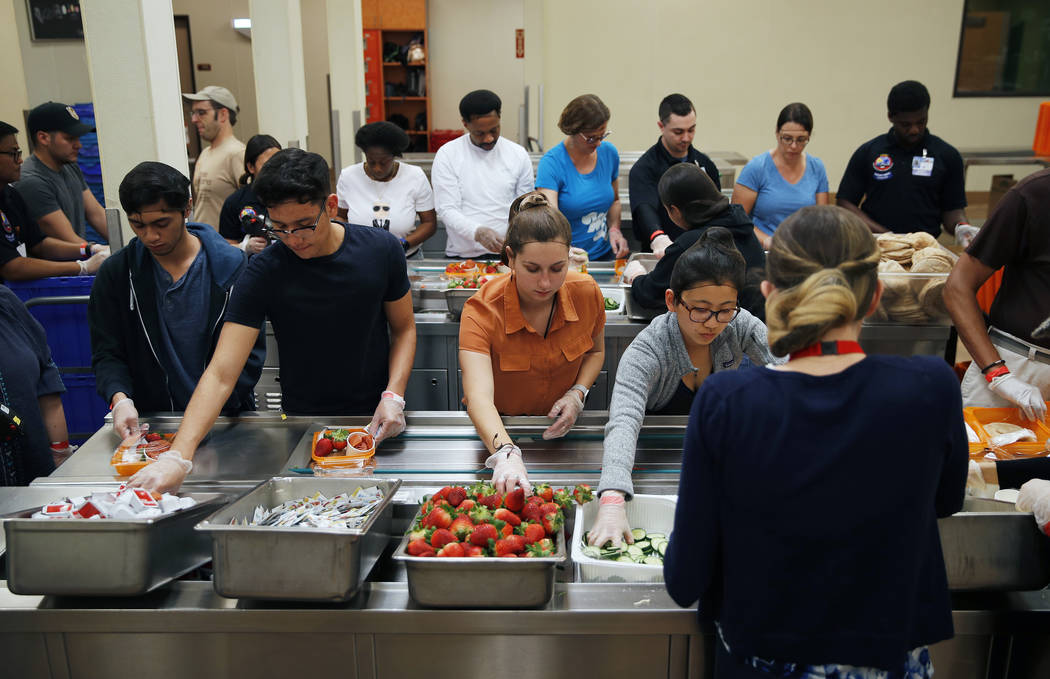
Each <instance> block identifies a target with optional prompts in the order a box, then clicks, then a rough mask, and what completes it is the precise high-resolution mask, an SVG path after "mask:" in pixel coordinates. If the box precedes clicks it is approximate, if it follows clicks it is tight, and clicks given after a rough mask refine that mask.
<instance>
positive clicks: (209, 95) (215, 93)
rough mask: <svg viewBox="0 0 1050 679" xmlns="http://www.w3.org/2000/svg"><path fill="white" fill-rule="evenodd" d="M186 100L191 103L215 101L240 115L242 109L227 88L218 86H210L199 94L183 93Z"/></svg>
mask: <svg viewBox="0 0 1050 679" xmlns="http://www.w3.org/2000/svg"><path fill="white" fill-rule="evenodd" d="M182 96H183V98H184V99H189V100H190V101H213V102H215V103H216V104H218V105H219V106H225V107H226V108H228V109H230V110H232V111H236V112H237V113H240V111H241V108H240V107H239V106H238V105H237V100H236V99H235V98H234V97H233V92H230V91H229V90H228V89H226V88H225V87H219V86H218V85H208V86H207V87H205V88H204V89H202V90H201V91H200V92H198V93H197V94H187V93H185V92H183V93H182Z"/></svg>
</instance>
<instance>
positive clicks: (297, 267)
mask: <svg viewBox="0 0 1050 679" xmlns="http://www.w3.org/2000/svg"><path fill="white" fill-rule="evenodd" d="M252 186H254V187H255V192H256V194H257V195H258V196H259V199H260V200H261V201H262V202H263V205H265V206H266V210H267V213H268V215H269V216H268V219H267V224H268V228H269V230H270V233H271V234H273V235H274V236H275V237H276V238H277V239H278V242H277V243H274V244H273V245H271V246H270V247H268V248H266V249H265V250H263V251H262V252H261V253H259V254H258V255H255V256H254V257H252V259H251V261H250V262H249V264H248V269H247V270H246V272H245V274H244V277H243V278H242V279H241V281H240V282H239V284H238V286H237V289H236V291H235V292H234V295H233V299H232V300H231V301H230V308H229V311H228V312H227V314H226V319H225V321H226V322H225V324H224V325H223V328H222V336H221V337H220V339H219V346H218V348H217V349H216V351H215V356H214V357H213V358H212V361H211V363H209V364H208V369H207V370H206V371H205V373H204V376H203V377H201V380H200V384H199V386H198V387H197V390H196V392H194V394H193V399H192V400H191V401H190V405H189V407H188V408H187V409H186V416H185V418H183V421H182V426H181V427H179V432H178V434H177V435H176V437H175V440H174V441H173V442H172V451H175V455H176V456H178V457H177V459H175V458H174V457H173V458H169V460H167V461H165V462H164V463H163V464H161V463H160V461H158V462H157V463H154V464H151V465H148V466H147V467H146V468H145V469H143V470H142V471H141V472H139V473H138V474H137V475H136V476H135V477H133V478H132V483H134V484H137V485H141V486H142V487H144V488H148V489H151V490H161V489H172V488H177V487H178V486H179V485H180V484H181V483H182V480H183V479H184V478H185V476H186V474H187V473H188V472H189V470H190V469H191V468H192V464H191V462H190V460H191V459H192V458H193V454H194V452H195V451H196V449H197V446H198V444H199V443H200V441H201V439H202V438H203V437H204V436H205V434H207V433H208V430H209V429H210V428H211V426H212V424H213V423H214V421H215V417H216V416H217V415H218V414H219V409H220V407H221V405H222V403H223V401H224V400H225V398H226V396H227V395H228V394H229V393H230V390H231V389H232V388H233V385H234V382H235V380H236V379H237V375H238V374H239V373H240V371H241V369H242V366H243V365H244V361H245V357H246V356H247V355H248V353H249V351H250V349H251V346H252V344H253V343H254V342H255V341H256V338H257V337H258V336H259V326H260V325H261V324H262V322H263V319H264V318H269V319H270V322H271V323H272V324H273V330H274V335H275V338H276V340H277V345H278V347H279V350H280V355H281V374H280V379H281V392H282V393H281V396H282V406H283V408H284V410H285V412H288V413H292V414H303V415H324V416H349V415H371V416H372V420H371V422H370V423H369V424H368V430H369V431H370V432H371V433H372V434H373V435H374V436H375V439H376V442H377V443H379V442H381V441H383V440H384V439H386V438H388V437H391V436H397V435H398V434H399V433H400V432H401V431H402V430H403V429H404V426H405V418H404V407H405V399H404V393H405V387H406V386H407V384H408V377H409V374H410V373H411V371H412V361H413V359H414V357H415V350H416V326H415V318H414V316H413V313H412V296H411V290H410V286H409V281H408V273H407V268H406V265H405V252H404V248H402V247H401V243H400V242H399V241H398V239H397V237H395V236H394V235H393V234H391V233H390V232H389V231H385V230H383V229H375V228H372V227H369V226H359V225H356V224H346V223H343V222H337V221H334V219H335V217H336V215H337V213H338V209H339V200H338V198H337V196H336V195H335V194H334V193H332V186H331V177H330V175H329V171H328V163H326V162H325V160H324V158H322V157H321V156H319V155H317V154H316V153H308V152H306V151H303V150H302V149H296V148H291V149H285V150H283V151H279V152H278V153H276V154H275V155H274V156H273V157H272V158H271V159H270V160H269V161H267V163H266V165H264V166H263V168H262V170H261V171H260V172H259V175H258V176H257V177H256V179H255V181H254V182H253V183H252Z"/></svg>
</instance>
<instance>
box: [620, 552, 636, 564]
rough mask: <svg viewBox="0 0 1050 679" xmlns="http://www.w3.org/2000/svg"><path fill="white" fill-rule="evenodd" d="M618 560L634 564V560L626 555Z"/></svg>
mask: <svg viewBox="0 0 1050 679" xmlns="http://www.w3.org/2000/svg"><path fill="white" fill-rule="evenodd" d="M616 560H617V561H622V562H624V563H634V559H632V558H631V557H629V556H627V555H626V554H624V555H623V556H621V557H618V558H617V559H616Z"/></svg>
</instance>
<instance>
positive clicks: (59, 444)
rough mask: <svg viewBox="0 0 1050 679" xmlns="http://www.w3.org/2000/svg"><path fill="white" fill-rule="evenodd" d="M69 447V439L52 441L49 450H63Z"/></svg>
mask: <svg viewBox="0 0 1050 679" xmlns="http://www.w3.org/2000/svg"><path fill="white" fill-rule="evenodd" d="M68 448H69V441H52V442H51V450H53V451H55V452H64V451H65V450H66V449H68Z"/></svg>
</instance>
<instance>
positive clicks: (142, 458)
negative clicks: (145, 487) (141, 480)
mask: <svg viewBox="0 0 1050 679" xmlns="http://www.w3.org/2000/svg"><path fill="white" fill-rule="evenodd" d="M174 438H175V434H158V433H156V432H151V431H150V430H149V425H148V424H142V425H139V431H138V432H137V433H135V434H133V435H131V436H129V437H128V438H126V439H124V440H123V441H122V442H121V443H120V445H119V446H117V449H116V450H115V451H114V452H113V457H112V458H111V459H110V464H111V465H113V468H114V469H116V470H117V474H119V475H121V476H131V475H132V474H134V473H135V472H137V471H139V470H140V469H142V468H143V467H145V466H146V465H148V464H150V463H152V462H153V461H155V460H156V459H157V456H158V455H160V454H161V453H163V452H165V451H167V450H171V442H172V440H173V439H174Z"/></svg>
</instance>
